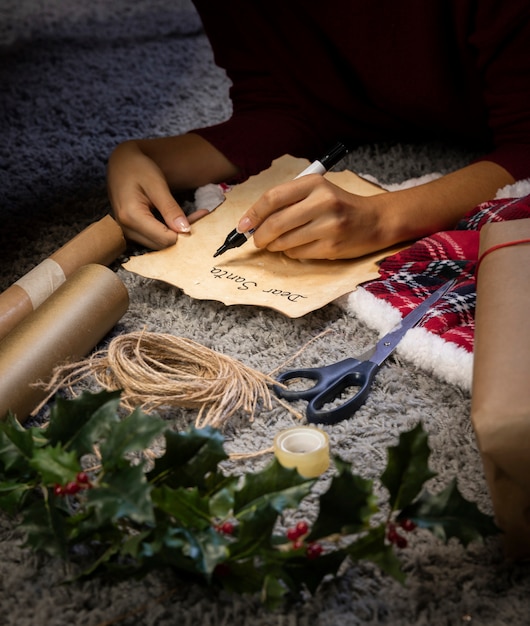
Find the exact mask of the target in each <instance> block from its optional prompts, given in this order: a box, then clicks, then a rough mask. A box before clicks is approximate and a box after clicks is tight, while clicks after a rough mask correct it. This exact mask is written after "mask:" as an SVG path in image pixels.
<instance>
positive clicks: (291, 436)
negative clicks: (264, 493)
mask: <svg viewBox="0 0 530 626" xmlns="http://www.w3.org/2000/svg"><path fill="white" fill-rule="evenodd" d="M274 454H275V455H276V458H277V459H278V461H279V462H280V463H281V464H282V465H283V466H284V467H295V468H296V469H297V470H298V473H299V474H301V475H302V476H304V477H305V478H315V477H316V476H320V474H323V473H324V472H325V471H326V470H327V469H328V467H329V438H328V435H327V433H325V432H324V431H322V430H319V429H318V428H315V427H313V426H297V427H294V428H288V429H287V430H283V431H282V432H280V433H278V434H277V435H276V437H275V438H274Z"/></svg>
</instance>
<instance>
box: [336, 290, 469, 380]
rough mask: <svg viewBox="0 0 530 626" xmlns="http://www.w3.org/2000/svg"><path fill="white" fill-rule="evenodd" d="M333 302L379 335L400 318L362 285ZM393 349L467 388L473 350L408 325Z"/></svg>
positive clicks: (411, 360) (409, 359) (432, 372)
mask: <svg viewBox="0 0 530 626" xmlns="http://www.w3.org/2000/svg"><path fill="white" fill-rule="evenodd" d="M336 303H337V304H338V305H339V306H341V307H342V308H343V309H344V310H346V312H347V313H350V314H351V315H355V316H356V317H357V319H359V320H361V321H362V322H364V323H365V324H366V325H367V326H369V327H370V328H373V329H374V330H376V331H377V332H378V333H379V336H380V337H382V336H383V335H385V334H386V333H388V332H389V331H390V330H392V328H394V326H396V325H397V324H398V323H399V322H400V321H401V319H402V318H401V314H400V312H399V311H398V310H397V309H396V308H394V307H393V306H392V305H391V304H389V303H388V302H386V301H385V300H381V299H379V298H377V297H376V296H374V295H372V294H371V293H370V292H368V291H366V289H363V288H362V287H357V289H356V290H355V291H353V292H352V293H350V294H348V295H347V296H343V297H342V298H339V299H338V300H337V302H336ZM396 353H397V354H399V355H400V356H401V357H403V358H405V359H406V360H407V361H409V362H411V363H413V364H414V365H416V366H417V367H419V368H420V369H422V370H424V371H426V372H429V373H431V374H433V375H435V376H437V377H438V378H440V379H441V380H444V381H446V382H448V383H451V384H453V385H456V386H458V387H460V388H461V389H463V390H464V391H471V382H472V376H473V354H472V353H470V352H467V351H466V350H464V348H461V347H460V346H457V345H455V344H453V343H451V342H449V341H445V340H444V339H442V338H441V337H439V336H438V335H435V334H433V333H431V332H429V331H427V330H425V328H421V327H417V328H412V329H411V330H410V331H409V332H408V333H407V334H406V335H405V337H403V339H402V340H401V342H400V343H399V345H398V346H397V348H396Z"/></svg>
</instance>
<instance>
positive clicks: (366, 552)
mask: <svg viewBox="0 0 530 626" xmlns="http://www.w3.org/2000/svg"><path fill="white" fill-rule="evenodd" d="M385 532H386V527H385V524H380V525H379V526H375V527H372V528H370V530H369V531H368V532H367V533H366V534H365V535H363V536H361V537H360V538H359V539H357V540H356V541H354V542H353V543H351V544H350V545H349V546H348V547H347V548H346V552H347V553H348V555H349V556H350V558H351V559H353V560H354V561H371V562H372V563H375V564H376V565H377V566H378V567H379V568H380V569H381V570H383V571H384V572H386V573H387V574H389V575H390V576H392V577H393V578H394V579H395V580H397V581H398V582H400V583H402V584H403V583H404V582H405V574H404V572H403V570H402V569H401V561H400V560H399V559H398V557H397V555H396V553H395V551H394V549H393V547H392V546H391V545H389V544H387V543H386V542H385Z"/></svg>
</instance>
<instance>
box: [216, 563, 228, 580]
mask: <svg viewBox="0 0 530 626" xmlns="http://www.w3.org/2000/svg"><path fill="white" fill-rule="evenodd" d="M213 573H214V574H215V576H219V578H225V577H226V576H229V575H230V566H229V565H227V564H226V563H218V564H217V565H216V566H215V569H214V570H213Z"/></svg>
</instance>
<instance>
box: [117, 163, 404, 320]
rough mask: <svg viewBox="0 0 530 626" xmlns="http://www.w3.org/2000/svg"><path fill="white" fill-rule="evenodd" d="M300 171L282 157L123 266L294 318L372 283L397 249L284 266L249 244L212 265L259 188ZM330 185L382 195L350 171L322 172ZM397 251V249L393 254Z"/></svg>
mask: <svg viewBox="0 0 530 626" xmlns="http://www.w3.org/2000/svg"><path fill="white" fill-rule="evenodd" d="M307 165H308V161H306V160H305V159H297V158H294V157H292V156H289V155H285V156H283V157H281V158H280V159H277V160H276V161H274V162H273V164H272V166H271V167H270V168H269V169H267V170H265V171H263V172H261V173H260V174H258V175H256V176H252V177H250V178H249V179H248V180H247V181H245V182H244V183H242V184H240V185H236V186H235V187H233V188H232V190H231V191H229V192H228V193H227V195H226V200H225V201H224V202H223V204H222V206H221V207H219V208H218V209H217V210H216V211H214V212H213V213H210V214H209V215H207V216H206V217H204V218H203V219H201V220H199V221H198V222H196V223H195V224H193V225H192V233H191V234H190V235H179V237H178V240H177V242H176V244H175V245H174V246H171V247H169V248H166V249H164V250H159V251H157V252H150V253H147V254H143V255H140V256H134V257H131V258H130V260H129V261H128V262H127V263H125V265H124V267H125V268H126V269H127V270H129V271H131V272H135V273H136V274H140V275H141V276H145V277H147V278H154V279H157V280H161V281H164V282H166V283H169V284H172V285H174V286H176V287H179V288H181V289H182V290H183V291H184V292H185V293H187V294H188V295H189V296H191V297H193V298H197V299H202V300H218V301H220V302H223V303H224V304H227V305H231V304H251V305H259V306H265V307H269V308H272V309H276V310H277V311H280V312H281V313H283V314H285V315H287V316H288V317H300V316H302V315H305V314H306V313H308V312H309V311H313V310H315V309H318V308H320V307H322V306H324V305H325V304H327V303H329V302H332V301H333V300H335V299H337V298H338V297H339V296H342V295H344V294H346V293H349V292H351V291H353V290H354V289H355V288H356V287H357V285H359V284H360V283H361V282H364V281H366V280H370V279H372V278H377V276H378V265H377V264H378V261H380V260H381V259H382V258H384V257H385V256H386V255H388V254H391V253H392V252H395V251H396V250H397V249H398V248H394V249H392V250H386V251H382V252H378V253H376V254H371V255H367V256H365V257H362V258H359V259H352V260H337V261H327V260H308V261H305V260H304V261H299V260H296V259H290V258H288V257H287V256H286V255H285V254H283V253H282V252H269V251H268V250H259V249H258V248H256V246H255V245H254V242H253V240H252V238H250V239H249V240H248V242H247V243H245V245H243V246H241V247H240V248H234V249H232V250H228V252H226V253H225V254H223V255H222V256H219V257H217V258H214V257H213V255H214V253H215V251H216V250H217V248H219V247H220V246H221V244H222V243H223V241H224V239H225V237H226V235H227V234H228V233H229V232H230V231H232V230H233V228H234V227H235V226H236V224H237V222H238V221H239V218H240V217H241V215H242V214H243V213H244V212H245V211H246V210H247V209H248V208H249V207H250V206H251V204H252V203H253V202H254V201H255V200H257V199H258V198H259V196H260V195H261V194H262V193H263V192H265V191H266V190H267V189H270V188H271V187H273V186H275V185H278V184H280V183H282V182H286V181H289V180H292V179H293V178H294V177H295V176H296V175H297V174H299V173H300V172H301V171H302V170H303V169H305V167H306V166H307ZM325 176H326V178H328V179H329V180H330V181H331V182H333V183H334V184H336V185H338V186H340V187H342V188H344V189H346V190H348V191H350V192H352V193H356V194H359V195H364V196H369V195H374V194H378V193H386V192H384V190H383V189H381V188H380V187H378V186H377V185H374V184H373V183H371V182H368V181H367V180H365V179H363V178H361V177H360V176H357V175H356V174H354V173H353V172H349V171H343V172H328V173H327V174H325ZM402 247H403V246H400V247H399V249H401V248H402Z"/></svg>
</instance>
